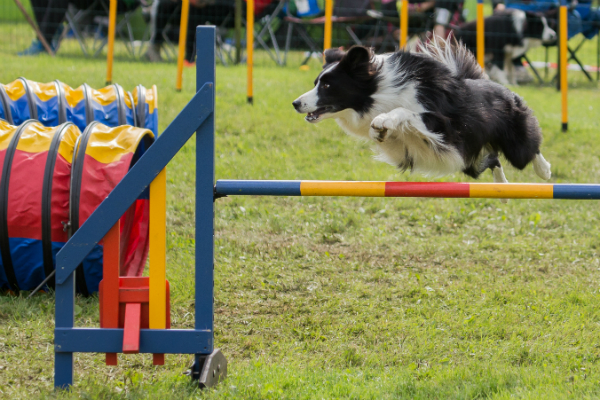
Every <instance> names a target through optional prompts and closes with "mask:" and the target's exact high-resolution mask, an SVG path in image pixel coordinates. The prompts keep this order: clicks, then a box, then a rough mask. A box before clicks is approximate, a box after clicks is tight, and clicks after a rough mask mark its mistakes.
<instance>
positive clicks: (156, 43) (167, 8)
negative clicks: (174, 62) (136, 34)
mask: <svg viewBox="0 0 600 400" xmlns="http://www.w3.org/2000/svg"><path fill="white" fill-rule="evenodd" d="M178 9H179V10H180V9H181V6H180V3H179V2H174V1H171V0H157V1H156V2H155V3H154V4H153V6H152V20H151V24H152V37H151V39H150V46H148V51H147V52H146V58H147V59H148V60H149V61H152V62H158V61H162V58H161V56H160V50H161V48H162V45H163V43H164V41H165V37H164V32H165V27H166V26H167V24H168V23H169V20H170V19H171V18H174V19H176V20H177V21H176V22H177V24H179V20H180V18H181V17H180V13H181V11H178ZM174 14H176V15H174Z"/></svg>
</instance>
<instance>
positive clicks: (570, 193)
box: [554, 184, 600, 200]
mask: <svg viewBox="0 0 600 400" xmlns="http://www.w3.org/2000/svg"><path fill="white" fill-rule="evenodd" d="M554 198H555V199H572V200H600V185H574V184H569V185H561V184H554Z"/></svg>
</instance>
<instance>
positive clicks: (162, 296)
mask: <svg viewBox="0 0 600 400" xmlns="http://www.w3.org/2000/svg"><path fill="white" fill-rule="evenodd" d="M166 264H167V169H166V168H165V169H163V170H162V171H161V172H160V173H159V174H158V175H157V176H156V178H155V179H154V181H152V183H151V184H150V304H149V306H150V310H149V314H150V320H149V326H150V329H165V328H166V326H167V325H166V323H167V310H166V302H167V292H166V283H165V281H166V279H167V274H166Z"/></svg>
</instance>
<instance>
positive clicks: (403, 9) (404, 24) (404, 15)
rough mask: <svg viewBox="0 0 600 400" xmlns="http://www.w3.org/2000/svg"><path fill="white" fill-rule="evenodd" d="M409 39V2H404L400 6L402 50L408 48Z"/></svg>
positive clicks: (404, 0)
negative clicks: (407, 41)
mask: <svg viewBox="0 0 600 400" xmlns="http://www.w3.org/2000/svg"><path fill="white" fill-rule="evenodd" d="M407 39H408V0H402V5H401V6H400V48H401V49H403V48H404V47H405V46H406V40H407Z"/></svg>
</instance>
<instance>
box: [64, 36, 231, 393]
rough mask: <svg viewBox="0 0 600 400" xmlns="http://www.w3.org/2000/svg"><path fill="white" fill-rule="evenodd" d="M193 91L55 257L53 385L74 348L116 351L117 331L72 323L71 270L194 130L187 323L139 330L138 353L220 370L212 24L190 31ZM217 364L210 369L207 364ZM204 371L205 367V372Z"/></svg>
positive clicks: (197, 373) (209, 376)
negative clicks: (191, 308) (191, 304)
mask: <svg viewBox="0 0 600 400" xmlns="http://www.w3.org/2000/svg"><path fill="white" fill-rule="evenodd" d="M196 43H197V55H198V60H197V69H196V71H197V73H196V88H197V92H196V94H195V95H194V97H193V98H192V100H191V101H190V102H189V103H188V104H187V106H186V107H185V108H184V109H183V111H182V112H181V113H180V114H179V115H178V116H177V118H175V120H174V121H173V122H172V123H171V124H170V125H169V126H168V127H167V129H166V130H165V131H164V132H163V133H162V135H160V136H159V137H158V139H156V141H155V143H154V145H152V146H150V148H149V149H148V150H147V151H146V153H144V155H143V156H142V157H141V158H140V159H139V160H138V161H137V163H136V164H135V165H134V166H133V167H132V168H131V170H130V171H129V172H128V173H127V175H125V177H124V178H123V180H122V181H121V182H120V183H119V184H118V185H117V186H116V187H115V188H114V190H113V191H112V192H111V193H110V195H109V196H108V197H107V198H106V199H105V200H104V201H103V202H102V204H100V206H99V207H98V208H97V209H96V211H95V212H94V213H93V214H92V215H91V216H90V217H89V218H88V219H87V220H86V222H85V223H84V224H83V225H82V226H81V227H80V228H79V230H78V231H77V232H76V233H75V234H74V235H73V236H72V237H71V239H70V240H69V241H68V242H67V244H66V245H65V246H64V247H63V248H62V250H61V251H60V252H59V253H58V254H57V257H56V271H57V272H56V324H55V331H54V351H55V377H54V385H55V387H57V388H68V387H70V386H71V385H72V384H73V353H76V352H88V353H89V352H91V353H121V352H122V349H123V331H124V330H123V329H107V328H76V327H74V304H75V270H76V268H77V266H78V265H79V264H80V263H81V262H82V261H83V259H84V258H85V257H86V256H87V254H89V252H90V251H91V250H92V249H93V248H94V246H95V245H96V244H97V243H98V242H99V241H100V240H102V238H103V237H104V236H105V235H106V234H107V233H108V231H109V229H110V228H111V227H112V226H113V225H115V223H116V222H117V221H118V220H119V218H120V217H121V215H123V213H124V212H125V211H126V210H127V209H128V208H129V206H130V205H131V204H133V203H134V202H135V200H136V199H137V198H138V197H139V195H140V194H141V193H142V192H143V191H144V190H145V189H146V188H147V187H148V186H149V185H150V183H151V182H152V181H153V180H154V178H156V176H157V175H158V173H159V172H160V171H162V170H163V168H165V167H166V165H167V164H168V163H169V161H170V160H171V159H172V158H173V157H174V156H175V154H177V152H178V151H179V150H180V149H181V148H182V147H183V145H184V144H185V143H186V142H187V141H188V140H189V139H190V137H191V136H192V135H193V133H194V131H195V132H196V199H197V200H196V259H195V264H196V265H195V290H196V294H195V304H196V305H195V307H196V308H195V313H196V316H195V325H194V329H189V330H183V329H142V330H141V331H140V343H139V350H140V351H139V352H140V353H154V354H157V353H183V354H195V356H196V357H195V363H194V365H193V366H192V379H195V380H198V381H199V383H200V385H201V386H210V385H211V384H212V383H214V382H216V381H218V380H219V379H220V378H221V377H222V376H223V375H224V374H225V373H226V361H225V359H224V357H223V355H222V354H221V353H220V352H219V351H218V350H215V349H214V348H213V337H214V336H213V332H214V329H213V279H214V274H213V268H214V264H213V262H214V261H213V260H214V258H213V246H214V244H213V187H214V178H215V176H214V175H215V169H214V151H215V147H214V129H215V126H214V105H215V53H214V49H215V47H214V43H215V28H214V27H209V26H201V27H198V28H197V30H196ZM213 364H214V365H217V364H218V365H220V367H221V368H219V369H216V368H215V372H216V373H214V374H213V369H212V367H211V365H213ZM209 371H210V373H209Z"/></svg>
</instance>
